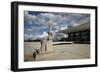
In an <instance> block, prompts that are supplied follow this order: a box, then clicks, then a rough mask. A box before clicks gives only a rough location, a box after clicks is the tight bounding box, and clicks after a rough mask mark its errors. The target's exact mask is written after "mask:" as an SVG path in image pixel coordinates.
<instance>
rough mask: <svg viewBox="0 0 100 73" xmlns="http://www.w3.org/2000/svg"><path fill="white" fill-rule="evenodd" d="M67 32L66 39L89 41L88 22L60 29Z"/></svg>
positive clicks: (81, 41) (78, 41)
mask: <svg viewBox="0 0 100 73" xmlns="http://www.w3.org/2000/svg"><path fill="white" fill-rule="evenodd" d="M61 32H63V33H66V34H68V38H67V39H66V40H67V41H74V42H75V43H90V22H87V23H84V24H80V25H77V26H75V27H72V28H69V29H66V30H63V31H61Z"/></svg>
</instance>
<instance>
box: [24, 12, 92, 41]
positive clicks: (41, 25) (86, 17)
mask: <svg viewBox="0 0 100 73" xmlns="http://www.w3.org/2000/svg"><path fill="white" fill-rule="evenodd" d="M88 21H90V14H81V13H62V12H39V11H24V39H25V40H26V39H29V38H43V37H45V36H47V32H48V31H49V30H48V25H52V32H53V33H57V32H58V31H61V30H65V29H68V28H71V27H74V26H78V25H80V24H82V23H85V22H88ZM59 34H60V33H59Z"/></svg>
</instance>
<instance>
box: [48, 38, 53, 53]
mask: <svg viewBox="0 0 100 73" xmlns="http://www.w3.org/2000/svg"><path fill="white" fill-rule="evenodd" d="M51 51H53V44H52V40H48V42H47V52H51Z"/></svg>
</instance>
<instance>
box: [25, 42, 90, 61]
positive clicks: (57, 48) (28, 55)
mask: <svg viewBox="0 0 100 73" xmlns="http://www.w3.org/2000/svg"><path fill="white" fill-rule="evenodd" d="M24 44H25V46H24V48H25V49H24V60H25V61H34V59H33V57H32V53H33V52H32V50H33V49H40V42H25V43H24ZM87 58H90V45H89V44H61V45H60V44H59V45H53V51H52V52H45V53H42V54H39V55H37V58H36V61H47V60H71V59H87Z"/></svg>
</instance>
